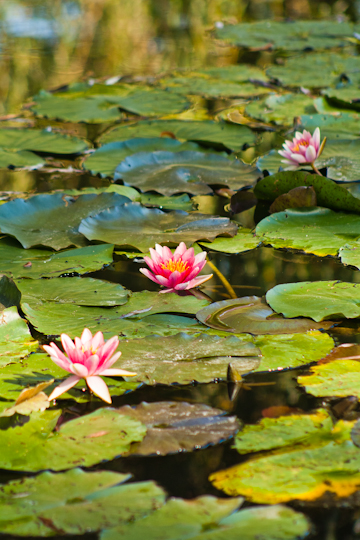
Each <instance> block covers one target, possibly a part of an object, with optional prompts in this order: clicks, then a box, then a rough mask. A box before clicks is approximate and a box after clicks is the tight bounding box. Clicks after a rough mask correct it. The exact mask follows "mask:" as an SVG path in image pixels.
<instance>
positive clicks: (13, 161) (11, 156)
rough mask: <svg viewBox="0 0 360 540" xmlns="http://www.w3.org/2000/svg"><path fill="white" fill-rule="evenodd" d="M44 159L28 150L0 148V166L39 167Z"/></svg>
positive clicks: (43, 163)
mask: <svg viewBox="0 0 360 540" xmlns="http://www.w3.org/2000/svg"><path fill="white" fill-rule="evenodd" d="M43 165H45V161H44V160H43V159H42V158H41V157H39V156H37V155H36V154H34V153H33V152H29V151H28V150H19V151H16V150H15V151H14V150H8V149H2V148H0V167H10V168H22V169H40V167H42V166H43Z"/></svg>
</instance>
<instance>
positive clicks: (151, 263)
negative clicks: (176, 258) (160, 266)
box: [144, 257, 156, 272]
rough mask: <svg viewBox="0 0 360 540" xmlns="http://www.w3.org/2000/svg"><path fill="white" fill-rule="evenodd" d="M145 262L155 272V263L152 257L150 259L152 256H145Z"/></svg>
mask: <svg viewBox="0 0 360 540" xmlns="http://www.w3.org/2000/svg"><path fill="white" fill-rule="evenodd" d="M144 262H145V263H146V264H147V265H148V267H149V268H150V270H152V271H153V272H155V266H156V265H155V263H154V261H153V260H152V259H150V257H144Z"/></svg>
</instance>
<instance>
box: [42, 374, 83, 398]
mask: <svg viewBox="0 0 360 540" xmlns="http://www.w3.org/2000/svg"><path fill="white" fill-rule="evenodd" d="M79 381H80V377H77V376H76V375H71V377H68V378H67V379H65V381H63V382H62V383H60V384H59V386H57V387H56V388H54V390H53V391H52V392H51V394H50V396H49V398H48V399H49V401H51V400H52V399H56V398H58V397H59V396H61V394H64V393H65V392H67V391H68V390H70V388H72V387H73V386H75V384H77V383H78V382H79Z"/></svg>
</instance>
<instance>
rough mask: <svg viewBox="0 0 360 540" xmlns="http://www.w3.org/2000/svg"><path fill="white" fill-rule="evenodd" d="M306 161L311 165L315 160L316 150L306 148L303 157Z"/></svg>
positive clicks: (310, 147) (309, 147) (311, 147)
mask: <svg viewBox="0 0 360 540" xmlns="http://www.w3.org/2000/svg"><path fill="white" fill-rule="evenodd" d="M305 158H306V161H307V162H308V163H312V162H313V161H315V159H316V150H315V148H314V147H313V146H308V147H307V149H306V155H305Z"/></svg>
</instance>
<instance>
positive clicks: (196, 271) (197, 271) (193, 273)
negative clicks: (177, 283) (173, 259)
mask: <svg viewBox="0 0 360 540" xmlns="http://www.w3.org/2000/svg"><path fill="white" fill-rule="evenodd" d="M199 272H200V268H199V267H198V266H195V268H193V269H192V270H191V272H190V273H189V275H188V276H187V278H186V281H191V280H192V279H193V278H194V277H196V276H197V275H198V273H199ZM184 281H185V280H184Z"/></svg>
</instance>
